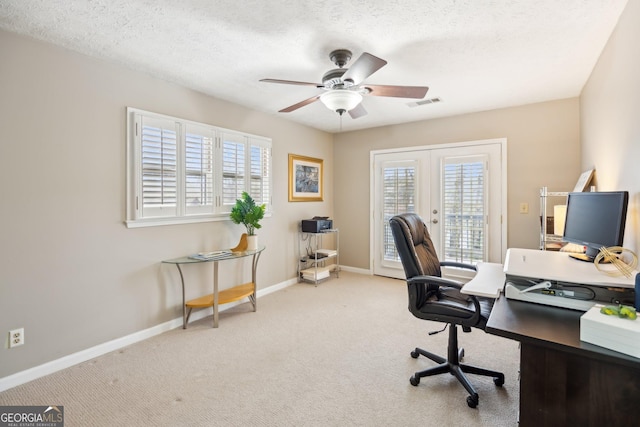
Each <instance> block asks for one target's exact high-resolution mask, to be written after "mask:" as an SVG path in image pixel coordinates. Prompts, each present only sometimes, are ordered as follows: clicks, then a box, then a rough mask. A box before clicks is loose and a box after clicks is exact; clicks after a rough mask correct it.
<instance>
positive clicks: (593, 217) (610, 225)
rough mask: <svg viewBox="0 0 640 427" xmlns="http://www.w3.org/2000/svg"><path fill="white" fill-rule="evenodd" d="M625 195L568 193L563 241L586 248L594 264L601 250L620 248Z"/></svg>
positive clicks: (624, 219)
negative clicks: (603, 247) (613, 247)
mask: <svg viewBox="0 0 640 427" xmlns="http://www.w3.org/2000/svg"><path fill="white" fill-rule="evenodd" d="M628 202H629V193H628V192H627V191H603V192H593V193H569V196H568V197H567V216H566V219H565V225H564V234H563V240H565V241H567V242H570V243H575V244H578V245H583V246H586V248H587V249H586V253H585V255H586V257H576V258H579V259H584V260H586V261H593V259H594V258H595V257H596V256H597V255H598V252H599V251H600V248H601V247H602V246H605V247H610V246H622V242H623V240H624V227H625V222H626V220H627V204H628Z"/></svg>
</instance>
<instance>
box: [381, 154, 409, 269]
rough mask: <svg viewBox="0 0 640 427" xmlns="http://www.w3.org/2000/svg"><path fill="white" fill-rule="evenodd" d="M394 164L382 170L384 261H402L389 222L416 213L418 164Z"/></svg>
mask: <svg viewBox="0 0 640 427" xmlns="http://www.w3.org/2000/svg"><path fill="white" fill-rule="evenodd" d="M390 163H393V164H392V165H390V166H388V167H383V169H382V171H383V172H382V174H383V177H382V192H383V216H384V221H383V224H384V225H383V227H384V231H383V236H384V237H383V242H384V243H383V245H384V254H383V261H400V257H399V256H398V252H397V250H396V245H395V242H394V240H393V234H392V233H391V226H390V225H389V220H390V219H391V218H392V217H393V216H395V215H397V214H401V213H409V212H415V209H416V201H415V193H416V169H417V162H390Z"/></svg>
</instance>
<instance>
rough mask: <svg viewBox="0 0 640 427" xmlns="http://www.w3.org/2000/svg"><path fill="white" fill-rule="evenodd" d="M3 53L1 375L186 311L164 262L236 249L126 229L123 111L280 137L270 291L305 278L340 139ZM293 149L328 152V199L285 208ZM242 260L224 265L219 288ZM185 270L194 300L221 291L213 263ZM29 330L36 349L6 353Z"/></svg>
mask: <svg viewBox="0 0 640 427" xmlns="http://www.w3.org/2000/svg"><path fill="white" fill-rule="evenodd" d="M0 58H1V59H0V94H1V96H0V239H1V240H0V334H1V335H2V337H3V339H2V346H0V378H2V377H5V376H7V375H9V374H12V373H16V372H20V371H23V370H25V369H28V368H30V367H33V366H38V365H40V364H43V363H45V362H48V361H51V360H55V359H58V358H60V357H63V356H66V355H69V354H72V353H75V352H77V351H80V350H83V349H87V348H90V347H92V346H95V345H97V344H101V343H104V342H107V341H110V340H113V339H115V338H119V337H123V336H126V335H129V334H132V333H134V332H137V331H141V330H144V329H146V328H150V327H153V326H156V325H159V324H162V323H163V322H167V321H169V320H172V319H175V318H179V317H180V316H181V314H182V312H181V309H180V303H181V294H180V285H179V279H178V274H177V270H176V269H175V267H170V266H164V267H163V266H161V264H160V261H161V260H163V259H168V258H174V257H178V256H182V255H187V254H189V253H193V252H197V251H201V250H207V249H214V248H224V247H231V246H232V245H234V244H235V243H237V240H238V238H239V236H240V234H241V233H242V232H243V231H244V230H243V228H242V226H239V225H235V224H233V223H231V222H230V221H228V220H227V221H222V222H210V223H203V224H191V225H175V226H163V227H149V228H137V229H127V228H126V227H125V225H124V224H123V220H124V219H125V164H126V159H125V135H126V133H125V118H126V117H125V108H126V107H127V106H131V107H136V108H141V109H145V110H149V111H154V112H158V113H162V114H168V115H172V116H175V117H180V118H185V119H189V120H194V121H199V122H203V123H209V124H212V125H217V126H221V127H225V128H229V129H236V130H239V131H242V132H247V133H251V134H256V135H263V136H266V137H271V138H272V139H273V171H274V194H273V206H274V214H273V216H272V217H270V218H266V219H265V220H264V222H263V227H262V228H261V230H260V238H261V241H262V242H263V243H266V245H267V250H266V251H265V253H264V254H263V255H262V257H261V260H260V264H259V266H258V286H259V287H260V288H265V287H267V286H271V285H274V284H279V283H282V282H286V281H288V280H290V279H292V278H294V277H295V275H296V263H295V259H296V257H297V255H296V253H297V252H296V235H297V234H296V232H297V226H298V222H299V220H300V219H301V218H307V217H310V216H312V215H314V214H315V213H316V212H319V211H321V212H323V213H324V214H326V215H332V214H333V200H334V197H333V181H332V177H333V162H332V158H333V144H332V141H333V137H332V135H330V134H327V133H324V132H320V131H317V130H312V129H309V128H306V127H303V126H300V125H296V124H293V123H291V122H288V121H285V120H283V119H281V118H279V117H277V115H276V114H274V115H267V114H262V113H258V112H255V111H252V110H248V109H246V108H242V107H240V106H237V105H234V104H230V103H227V102H222V101H220V100H216V99H213V98H211V97H208V96H205V95H203V94H201V93H198V92H194V91H191V90H187V89H184V88H182V87H179V86H176V85H174V84H171V83H167V82H164V81H160V80H157V79H154V78H151V77H148V76H146V75H144V74H141V73H138V72H134V71H131V70H128V69H125V68H123V67H121V66H117V65H112V64H108V63H105V62H102V61H98V60H95V59H92V58H88V57H86V56H82V55H79V54H76V53H72V52H69V51H66V50H64V49H61V48H57V47H52V46H50V45H47V44H44V43H40V42H36V41H33V40H30V39H27V38H24V37H20V36H17V35H14V34H11V33H6V32H0ZM221 66H224V65H223V64H222V65H221ZM289 153H295V154H300V155H305V156H311V157H317V158H322V159H324V160H325V162H324V166H325V176H326V181H325V201H324V202H313V203H289V202H288V200H287V177H288V173H287V167H288V164H287V161H288V154H289ZM242 267H243V268H238V266H231V265H228V266H225V267H224V268H226V270H225V269H223V270H222V272H221V275H220V277H221V285H222V286H223V287H224V286H228V285H230V284H233V283H234V281H235V280H241V279H242V277H240V278H239V276H242V273H244V272H245V271H248V262H247V263H245V264H243V265H242ZM221 268H222V267H221ZM243 269H244V271H243ZM185 273H186V275H187V282H188V285H189V290H188V295H187V298H189V297H196V296H199V295H202V294H205V293H211V266H210V265H206V266H202V267H198V266H190V267H189V268H186V269H185ZM198 279H204V280H198ZM244 279H246V277H244ZM245 281H246V280H245ZM19 327H24V328H25V339H26V344H25V345H24V346H21V347H17V348H13V349H7V339H6V337H7V336H8V335H7V332H8V331H9V330H11V329H14V328H19ZM222 327H224V326H222Z"/></svg>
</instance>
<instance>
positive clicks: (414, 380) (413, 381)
mask: <svg viewBox="0 0 640 427" xmlns="http://www.w3.org/2000/svg"><path fill="white" fill-rule="evenodd" d="M409 382H410V383H411V385H412V386H414V387H415V386H417V385H418V384H420V378H419V377H416V376H415V375H414V376H413V377H411V378H409Z"/></svg>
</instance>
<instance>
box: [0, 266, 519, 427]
mask: <svg viewBox="0 0 640 427" xmlns="http://www.w3.org/2000/svg"><path fill="white" fill-rule="evenodd" d="M440 328H441V324H439V323H430V322H425V321H421V320H418V319H415V318H414V317H413V316H412V315H411V313H409V311H408V310H407V292H406V288H405V284H404V282H403V281H399V280H393V279H386V278H381V277H371V276H364V275H359V274H354V273H348V272H341V274H340V278H339V279H331V280H329V281H326V282H324V283H321V284H319V285H318V286H314V285H312V284H296V285H294V286H291V287H288V288H286V289H284V290H281V291H278V292H275V293H272V294H270V295H267V296H265V297H263V298H260V299H259V300H258V311H257V312H256V313H253V312H251V311H250V309H249V304H248V303H247V304H241V305H239V306H236V307H234V308H232V309H230V310H228V311H225V312H222V313H221V315H220V328H218V329H213V328H211V318H210V317H208V318H205V319H202V320H199V321H197V322H194V323H192V324H191V325H190V326H189V329H187V330H183V329H181V328H180V329H175V330H172V331H169V332H166V333H164V334H161V335H159V336H156V337H153V338H151V339H148V340H146V341H144V342H141V343H138V344H135V345H132V346H129V347H126V348H124V349H121V350H119V351H116V352H113V353H109V354H106V355H104V356H101V357H98V358H96V359H93V360H90V361H88V362H85V363H81V364H79V365H76V366H73V367H71V368H69V369H66V370H64V371H60V372H57V373H55V374H52V375H49V376H47V377H45V378H41V379H38V380H35V381H32V382H30V383H28V384H24V385H21V386H18V387H15V388H13V389H10V390H7V391H5V392H2V393H0V405H63V406H64V412H65V426H67V427H72V426H114V425H118V426H147V425H157V426H454V425H455V426H465V427H468V426H491V427H494V426H515V425H517V411H518V382H517V372H518V365H519V350H518V343H517V342H515V341H510V340H506V339H503V338H499V337H495V336H492V335H489V334H486V333H484V332H483V331H480V330H475V329H474V331H473V332H472V333H470V334H463V333H462V332H460V334H459V338H460V342H461V345H462V346H464V348H465V360H464V361H465V362H466V363H469V364H474V365H479V366H482V367H486V368H497V369H501V370H502V371H503V372H504V373H505V375H506V382H505V385H504V386H503V387H502V388H500V387H496V386H495V385H494V384H493V380H492V379H491V378H485V377H479V376H473V375H471V376H470V377H471V381H472V383H473V384H474V385H475V386H476V388H477V390H478V393H479V394H480V404H479V405H478V407H477V408H475V409H471V408H469V407H468V406H467V403H466V396H467V393H466V391H465V390H464V388H463V387H462V386H461V385H460V384H459V383H458V382H457V380H456V379H455V378H454V377H453V376H451V375H439V376H435V377H429V378H423V379H422V381H421V383H420V384H419V385H418V386H417V387H414V386H412V385H410V384H409V377H410V376H411V375H412V374H413V372H414V371H416V370H420V369H424V368H425V367H428V366H432V365H433V362H431V361H429V360H427V359H425V358H423V357H420V358H418V359H412V358H411V357H410V355H409V353H410V351H411V350H413V348H414V347H416V346H421V347H423V348H426V349H430V350H433V351H435V352H436V353H438V354H442V355H445V354H446V343H447V333H440V334H437V335H434V336H427V332H428V331H431V330H436V329H440Z"/></svg>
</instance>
